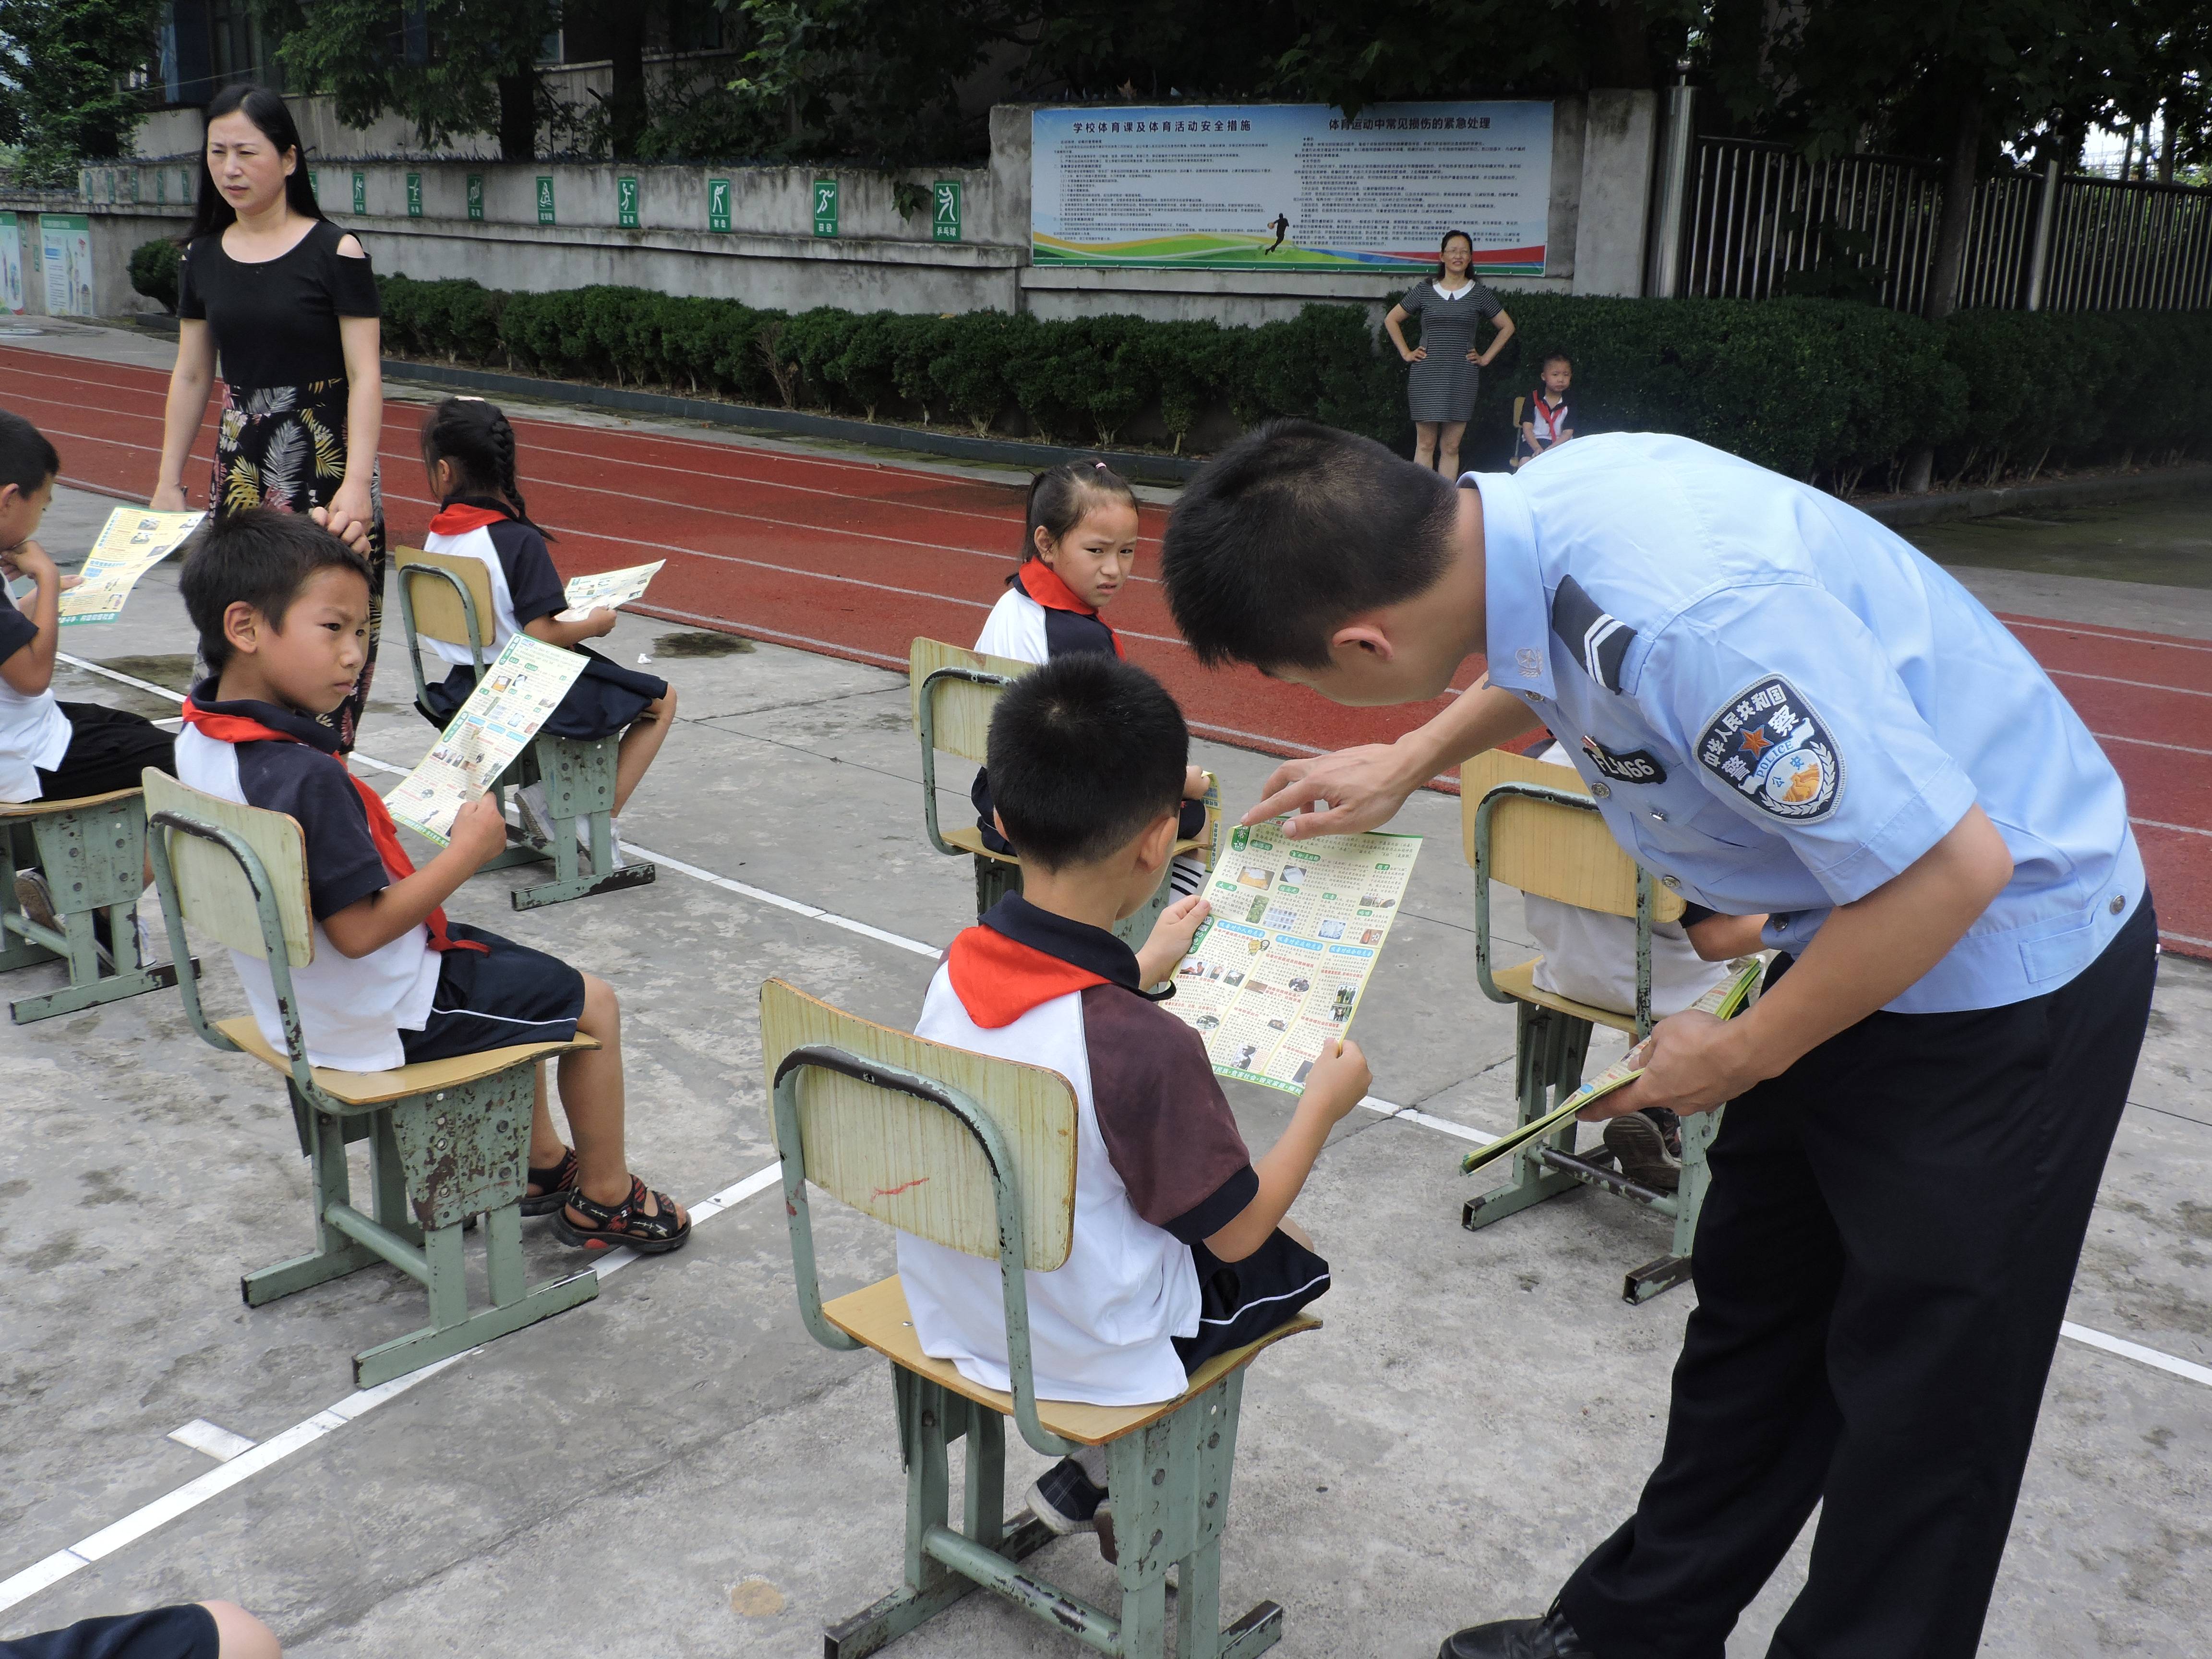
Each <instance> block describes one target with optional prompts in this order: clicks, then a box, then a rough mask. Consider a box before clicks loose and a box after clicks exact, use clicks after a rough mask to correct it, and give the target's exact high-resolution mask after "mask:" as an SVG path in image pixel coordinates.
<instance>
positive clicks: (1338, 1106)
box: [898, 653, 1369, 1559]
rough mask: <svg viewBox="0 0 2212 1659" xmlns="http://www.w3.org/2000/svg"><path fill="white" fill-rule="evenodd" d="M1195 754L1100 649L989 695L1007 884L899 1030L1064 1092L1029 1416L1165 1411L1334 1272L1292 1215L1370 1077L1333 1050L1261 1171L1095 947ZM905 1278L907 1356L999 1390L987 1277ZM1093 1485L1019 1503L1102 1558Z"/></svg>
mask: <svg viewBox="0 0 2212 1659" xmlns="http://www.w3.org/2000/svg"><path fill="white" fill-rule="evenodd" d="M1189 747H1190V738H1189V733H1188V731H1187V730H1186V728H1185V726H1184V725H1183V719H1182V711H1181V710H1179V709H1178V708H1176V705H1175V700H1174V699H1173V698H1171V697H1170V696H1168V694H1167V693H1166V692H1165V691H1164V690H1161V689H1160V686H1159V684H1158V682H1156V681H1155V680H1153V679H1152V677H1151V676H1150V675H1148V674H1146V672H1145V671H1143V670H1142V669H1140V668H1136V667H1133V666H1132V665H1128V664H1127V663H1124V662H1121V661H1120V660H1119V659H1116V658H1114V657H1111V656H1108V655H1105V654H1103V653H1081V654H1077V655H1072V656H1066V657H1061V658H1059V659H1055V660H1054V661H1052V662H1049V663H1047V664H1046V665H1044V666H1042V667H1041V668H1039V669H1037V670H1036V671H1035V672H1034V673H1032V674H1030V675H1027V676H1025V677H1024V678H1022V679H1021V680H1019V681H1018V682H1016V683H1015V684H1014V685H1013V686H1012V688H1010V689H1009V690H1007V691H1006V695H1005V696H1003V697H1002V698H1001V699H1000V702H999V705H998V708H997V710H996V712H995V713H994V714H993V716H992V719H991V733H990V740H989V745H988V752H987V760H988V763H989V766H990V774H991V789H992V800H993V805H994V816H995V817H996V819H997V821H998V823H999V826H1000V830H1001V832H1002V833H1003V834H1004V835H1005V836H1006V838H1007V840H1008V841H1009V842H1012V845H1013V847H1014V848H1015V850H1016V851H1017V852H1018V854H1020V855H1021V860H1022V868H1023V872H1024V890H1023V891H1022V892H1021V893H1019V894H1012V895H1009V896H1007V897H1006V898H1005V899H1003V900H1001V901H1000V902H999V903H998V904H997V905H996V906H995V907H994V908H992V910H991V911H990V912H989V913H988V914H987V915H985V916H984V918H983V920H982V921H981V923H980V924H979V925H978V926H976V927H970V928H969V929H968V930H967V931H966V932H965V933H962V934H961V935H960V936H959V937H958V938H957V939H954V940H953V942H952V946H951V950H949V951H946V952H945V961H944V963H943V964H942V965H941V966H940V967H939V969H938V970H937V974H936V976H935V977H934V978H933V980H932V981H930V987H929V993H928V995H927V999H926V1000H925V1001H924V1002H923V1005H922V1011H921V1019H920V1020H919V1021H917V1022H916V1023H915V1032H916V1033H917V1035H919V1036H924V1037H927V1038H928V1039H929V1040H931V1041H932V1042H945V1043H950V1044H951V1045H953V1046H954V1047H956V1048H966V1049H969V1050H972V1051H975V1052H976V1053H980V1054H993V1055H996V1056H998V1057H1000V1058H1001V1059H1006V1060H1020V1061H1023V1062H1024V1063H1026V1064H1029V1065H1032V1066H1049V1067H1051V1068H1052V1069H1053V1070H1054V1071H1056V1072H1058V1073H1060V1074H1061V1075H1062V1076H1064V1077H1066V1079H1068V1080H1069V1082H1070V1083H1072V1084H1073V1085H1074V1088H1075V1097H1076V1103H1077V1108H1078V1112H1079V1127H1078V1130H1077V1137H1078V1139H1077V1149H1076V1162H1075V1188H1076V1190H1075V1236H1074V1241H1073V1249H1071V1251H1070V1252H1069V1255H1068V1258H1067V1261H1066V1264H1065V1265H1064V1266H1062V1267H1058V1268H1055V1269H1054V1270H1053V1271H1052V1272H1050V1273H1030V1275H1029V1308H1030V1345H1031V1346H1030V1352H1031V1358H1032V1360H1033V1363H1034V1364H1035V1367H1036V1391H1037V1394H1038V1395H1039V1396H1040V1397H1042V1398H1049V1399H1055V1400H1076V1401H1090V1402H1091V1403H1094V1404H1097V1405H1103V1406H1129V1405H1139V1404H1145V1403H1148V1402H1151V1401H1158V1400H1169V1399H1172V1398H1174V1397H1175V1396H1176V1395H1178V1394H1180V1393H1182V1390H1183V1389H1184V1387H1185V1386H1186V1383H1187V1381H1188V1372H1189V1371H1191V1370H1194V1369H1195V1368H1196V1367H1197V1366H1198V1365H1199V1364H1201V1363H1202V1362H1204V1361H1205V1360H1206V1359H1207V1358H1210V1357H1212V1355H1214V1354H1217V1353H1220V1352H1225V1351H1226V1350H1228V1349H1231V1348H1234V1347H1238V1346H1243V1344H1245V1343H1248V1342H1250V1341H1253V1340H1255V1339H1257V1338H1258V1337H1260V1336H1262V1335H1264V1334H1266V1333H1267V1332H1268V1331H1270V1330H1272V1329H1273V1328H1275V1327H1276V1326H1278V1325H1279V1324H1281V1323H1282V1322H1284V1321H1285V1320H1286V1319H1288V1318H1289V1317H1291V1315H1293V1314H1295V1313H1296V1312H1297V1310H1299V1309H1300V1308H1302V1307H1304V1305H1305V1304H1307V1303H1309V1302H1310V1301H1312V1300H1313V1299H1314V1298H1315V1297H1318V1296H1320V1295H1321V1294H1322V1292H1323V1291H1326V1290H1327V1289H1328V1282H1329V1280H1328V1263H1327V1262H1326V1261H1322V1258H1321V1257H1320V1256H1318V1255H1315V1254H1314V1251H1313V1249H1312V1241H1311V1240H1310V1239H1308V1238H1307V1237H1305V1235H1304V1233H1303V1232H1301V1231H1298V1229H1297V1227H1296V1226H1294V1225H1292V1224H1291V1223H1290V1222H1289V1221H1288V1220H1287V1219H1285V1217H1286V1215H1287V1213H1288V1212H1289V1210H1290V1207H1291V1200H1293V1199H1294V1198H1296V1197H1297V1194H1298V1190H1299V1188H1301V1187H1303V1186H1304V1183H1305V1179H1306V1176H1307V1175H1308V1174H1309V1173H1310V1171H1311V1170H1312V1169H1313V1164H1314V1159H1315V1158H1316V1156H1317V1155H1318V1154H1319V1153H1320V1152H1321V1148H1322V1142H1323V1141H1324V1140H1325V1139H1327V1138H1328V1132H1329V1129H1330V1128H1331V1127H1333V1126H1334V1124H1335V1123H1337V1122H1338V1121H1340V1119H1342V1118H1343V1117H1344V1116H1345V1115H1346V1114H1347V1113H1349V1112H1350V1111H1351V1110H1352V1108H1353V1107H1355V1106H1356V1105H1358V1103H1359V1100H1360V1097H1362V1096H1363V1095H1364V1094H1365V1093H1366V1091H1367V1085H1368V1081H1369V1079H1368V1072H1367V1062H1366V1060H1364V1058H1363V1057H1362V1056H1361V1054H1360V1052H1359V1050H1358V1048H1357V1047H1355V1046H1354V1045H1353V1044H1352V1043H1350V1042H1344V1043H1342V1044H1341V1045H1340V1046H1337V1047H1334V1048H1333V1049H1332V1050H1331V1052H1329V1053H1328V1054H1324V1055H1323V1056H1322V1058H1321V1059H1320V1060H1318V1061H1316V1064H1315V1065H1314V1066H1313V1068H1312V1070H1311V1072H1310V1074H1309V1075H1308V1077H1307V1079H1306V1086H1305V1093H1304V1096H1303V1097H1301V1098H1300V1100H1299V1102H1298V1104H1297V1110H1296V1112H1295V1113H1294V1114H1293V1115H1292V1116H1291V1122H1290V1125H1289V1127H1287V1128H1285V1130H1284V1132H1283V1133H1282V1136H1281V1138H1280V1139H1278V1140H1277V1141H1276V1143H1275V1145H1274V1146H1273V1148H1272V1149H1271V1150H1270V1151H1269V1152H1267V1155H1266V1156H1265V1157H1264V1158H1261V1159H1260V1160H1259V1161H1258V1163H1257V1164H1255V1163H1254V1162H1253V1160H1252V1158H1251V1155H1250V1154H1249V1152H1247V1151H1246V1149H1245V1146H1244V1141H1243V1137H1242V1136H1241V1135H1239V1134H1238V1133H1237V1123H1236V1120H1235V1119H1234V1118H1233V1117H1231V1115H1230V1111H1229V1103H1228V1101H1227V1100H1226V1099H1225V1097H1223V1095H1222V1092H1221V1085H1219V1084H1218V1082H1216V1081H1215V1079H1214V1075H1213V1069H1212V1066H1210V1065H1209V1064H1208V1063H1207V1060H1206V1046H1205V1044H1204V1042H1202V1041H1200V1037H1199V1035H1198V1033H1197V1032H1195V1031H1194V1030H1191V1029H1190V1028H1189V1027H1188V1026H1187V1025H1185V1024H1182V1022H1181V1021H1180V1020H1178V1019H1176V1018H1175V1016H1174V1015H1172V1014H1170V1012H1168V1011H1167V1010H1166V1009H1165V1008H1163V1007H1160V1006H1157V1005H1158V1003H1159V1002H1160V1001H1162V1000H1165V997H1166V995H1168V994H1169V993H1150V992H1147V991H1146V989H1144V988H1143V987H1146V986H1147V985H1149V984H1151V983H1152V982H1153V981H1152V979H1151V978H1147V977H1146V975H1147V972H1148V969H1146V968H1140V967H1139V955H1140V953H1139V952H1135V951H1131V950H1130V949H1129V947H1128V946H1127V945H1125V944H1123V943H1122V942H1121V940H1120V939H1116V938H1115V936H1114V935H1113V933H1110V932H1109V931H1108V930H1109V929H1110V928H1111V927H1113V926H1114V924H1115V922H1116V921H1120V920H1121V918H1122V917H1124V916H1127V915H1133V914H1134V913H1135V912H1136V911H1137V910H1138V909H1139V908H1140V907H1141V906H1142V905H1143V904H1144V903H1145V902H1146V900H1148V899H1149V898H1150V897H1151V896H1152V894H1153V893H1154V891H1155V890H1158V886H1159V884H1160V876H1161V872H1162V871H1163V870H1164V868H1165V867H1166V865H1167V862H1168V859H1169V857H1170V854H1171V853H1172V851H1173V849H1174V847H1175V841H1176V814H1177V811H1178V805H1179V803H1180V801H1181V799H1182V787H1183V774H1184V768H1185V765H1186V764H1187V763H1188V755H1189ZM1205 908H1206V904H1205V901H1204V900H1202V899H1196V898H1193V899H1186V900H1184V901H1183V902H1182V903H1181V904H1179V905H1176V906H1173V907H1171V908H1170V909H1169V910H1168V911H1167V912H1166V913H1165V914H1164V915H1162V917H1161V919H1160V921H1159V923H1158V926H1157V927H1155V929H1154V933H1153V938H1152V940H1149V941H1147V944H1146V949H1145V951H1144V952H1143V953H1141V955H1142V957H1143V958H1144V960H1145V961H1146V963H1155V964H1156V963H1158V961H1159V960H1160V959H1162V958H1163V957H1164V961H1165V962H1166V963H1169V964H1172V963H1174V961H1175V960H1176V958H1177V957H1180V956H1181V954H1182V946H1183V945H1184V943H1185V942H1186V941H1187V940H1188V937H1189V933H1190V930H1191V929H1192V928H1193V927H1194V926H1195V925H1196V922H1197V921H1198V919H1199V917H1200V915H1201V914H1202V913H1203V912H1204V910H1205ZM1163 934H1166V935H1169V936H1170V937H1168V938H1166V939H1163V938H1162V935H1163ZM1155 976H1157V973H1156V972H1155ZM898 1265H899V1273H900V1275H901V1277H902V1280H903V1282H904V1285H905V1289H906V1297H907V1304H908V1308H909V1310H911V1312H912V1315H913V1319H914V1329H915V1336H916V1337H917V1338H919V1339H920V1340H921V1346H922V1350H923V1352H926V1353H928V1354H930V1355H933V1356H934V1357H935V1358H940V1359H949V1360H951V1362H952V1363H953V1364H955V1365H957V1367H958V1368H959V1370H960V1373H961V1375H962V1376H965V1377H967V1378H969V1380H970V1381H971V1382H975V1383H981V1384H982V1385H983V1386H984V1387H986V1388H992V1389H1006V1388H1007V1387H1008V1386H1009V1381H1008V1375H1007V1369H1006V1311H1005V1303H1004V1300H1003V1299H1002V1297H1001V1294H1000V1282H999V1275H1000V1268H999V1265H998V1263H997V1262H995V1261H983V1260H981V1259H980V1258H978V1257H974V1256H969V1255H962V1254H960V1253H959V1252H958V1251H956V1250H950V1249H945V1247H943V1246H942V1245H938V1244H933V1243H927V1241H925V1240H922V1239H920V1238H916V1237H912V1236H911V1235H908V1234H903V1233H902V1234H901V1235H900V1236H899V1243H898ZM1104 1479H1105V1448H1104V1447H1103V1446H1100V1447H1094V1448H1086V1449H1085V1450H1084V1451H1082V1452H1079V1454H1077V1455H1076V1456H1073V1457H1070V1458H1066V1459H1063V1460H1062V1461H1061V1462H1060V1463H1058V1464H1057V1465H1055V1466H1054V1468H1051V1469H1049V1470H1048V1471H1047V1472H1046V1474H1044V1475H1043V1477H1042V1479H1041V1480H1039V1481H1038V1482H1037V1483H1036V1486H1033V1487H1032V1488H1031V1489H1030V1493H1029V1503H1030V1510H1031V1511H1032V1512H1033V1513H1034V1514H1036V1516H1038V1517H1039V1518H1040V1519H1042V1521H1043V1522H1045V1524H1046V1525H1047V1526H1048V1527H1050V1528H1053V1529H1054V1531H1055V1532H1061V1533H1066V1532H1076V1531H1097V1533H1098V1534H1099V1538H1100V1545H1101V1547H1102V1549H1103V1550H1104V1551H1105V1552H1106V1553H1108V1556H1109V1559H1112V1555H1113V1552H1114V1548H1115V1546H1114V1541H1113V1536H1112V1510H1111V1507H1110V1504H1109V1503H1108V1501H1107V1500H1108V1494H1107V1492H1105V1490H1104V1486H1103V1482H1104Z"/></svg>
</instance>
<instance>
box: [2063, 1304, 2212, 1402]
mask: <svg viewBox="0 0 2212 1659" xmlns="http://www.w3.org/2000/svg"><path fill="white" fill-rule="evenodd" d="M2058 1330H2059V1334H2061V1335H2063V1336H2070V1337H2072V1338H2073V1339H2074V1340H2075V1341H2076V1342H2080V1343H2082V1344H2084V1345H2085V1346H2088V1347H2092V1348H2102V1349H2103V1350H2104V1351H2105V1352H2106V1353H2116V1354H2118V1355H2119V1357H2120V1358H2123V1359H2132V1360H2135V1361H2136V1363H2137V1364H2144V1365H2150V1366H2154V1367H2155V1368H2156V1369H2158V1370H2162V1371H2171V1372H2172V1373H2173V1374H2174V1375H2175V1376H2185V1377H2187V1378H2188V1379H2189V1380H2190V1381H2191V1383H2203V1384H2204V1386H2205V1387H2207V1388H2212V1366H2206V1365H2199V1364H2194V1363H2192V1362H2191V1361H2190V1360H2186V1359H2176V1358H2174V1357H2173V1356H2172V1354H2170V1353H2161V1352H2159V1351H2158V1350H2157V1349H2156V1348H2146V1347H2145V1346H2143V1345H2142V1343H2140V1342H2130V1341H2129V1340H2127V1339H2126V1338H2125V1337H2119V1336H2107V1335H2106V1334H2105V1333H2104V1332H2102V1331H2093V1330H2091V1329H2090V1328H2088V1327H2087V1325H2076V1324H2075V1323H2074V1322H2073V1321H2071V1320H2069V1321H2067V1322H2065V1323H2064V1324H2063V1325H2061V1326H2060V1327H2059V1328H2058Z"/></svg>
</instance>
